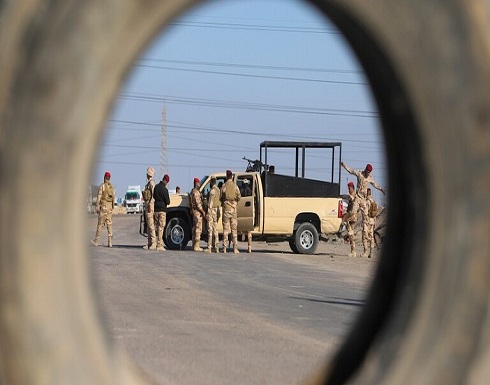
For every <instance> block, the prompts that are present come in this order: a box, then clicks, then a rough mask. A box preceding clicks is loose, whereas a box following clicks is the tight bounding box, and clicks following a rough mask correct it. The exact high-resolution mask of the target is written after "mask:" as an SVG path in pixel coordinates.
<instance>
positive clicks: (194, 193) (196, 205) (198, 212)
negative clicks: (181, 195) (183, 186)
mask: <svg viewBox="0 0 490 385" xmlns="http://www.w3.org/2000/svg"><path fill="white" fill-rule="evenodd" d="M200 186H201V181H200V180H199V178H194V188H193V189H192V190H191V192H190V194H189V203H190V206H191V210H192V223H193V225H192V250H194V251H202V248H201V247H200V246H199V242H200V241H201V233H202V221H203V218H205V217H206V213H205V212H204V209H203V207H202V198H201V192H200V191H199V187H200Z"/></svg>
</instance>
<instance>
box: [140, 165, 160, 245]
mask: <svg viewBox="0 0 490 385" xmlns="http://www.w3.org/2000/svg"><path fill="white" fill-rule="evenodd" d="M146 173H147V176H150V178H149V179H148V182H147V183H146V186H145V189H144V190H143V198H144V200H145V219H146V225H147V226H148V244H147V245H146V246H143V248H144V249H150V250H156V248H157V247H156V232H155V218H154V215H153V214H154V212H155V211H154V206H155V199H154V198H153V189H154V188H155V181H154V180H153V175H154V174H155V170H154V169H153V167H149V168H148V170H147V172H146Z"/></svg>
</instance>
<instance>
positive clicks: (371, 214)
mask: <svg viewBox="0 0 490 385" xmlns="http://www.w3.org/2000/svg"><path fill="white" fill-rule="evenodd" d="M368 214H369V217H370V218H376V215H378V205H377V203H376V202H375V201H371V204H370V205H369V212H368Z"/></svg>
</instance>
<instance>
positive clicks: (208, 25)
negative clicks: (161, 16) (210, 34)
mask: <svg viewBox="0 0 490 385" xmlns="http://www.w3.org/2000/svg"><path fill="white" fill-rule="evenodd" d="M170 25H173V26H179V27H195V28H214V29H240V30H249V31H250V30H251V31H261V32H262V31H267V32H288V33H313V34H332V35H340V34H341V33H340V31H339V30H337V29H335V28H331V29H327V28H307V27H285V26H279V25H278V26H273V25H261V24H243V23H211V22H199V21H185V20H181V21H175V22H173V23H170Z"/></svg>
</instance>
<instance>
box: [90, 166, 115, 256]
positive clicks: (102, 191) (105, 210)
mask: <svg viewBox="0 0 490 385" xmlns="http://www.w3.org/2000/svg"><path fill="white" fill-rule="evenodd" d="M110 179H111V174H110V173H109V172H106V173H105V174H104V183H102V184H101V185H100V186H99V191H98V193H97V202H96V203H95V212H96V213H97V214H99V218H98V221H97V231H96V232H95V238H94V239H93V240H91V241H90V242H91V243H92V245H94V246H96V247H97V246H98V245H99V239H100V234H101V232H102V227H104V224H105V225H106V226H107V246H108V247H112V211H113V210H114V202H115V200H116V192H115V190H114V186H113V185H112V184H111V182H110Z"/></svg>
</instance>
